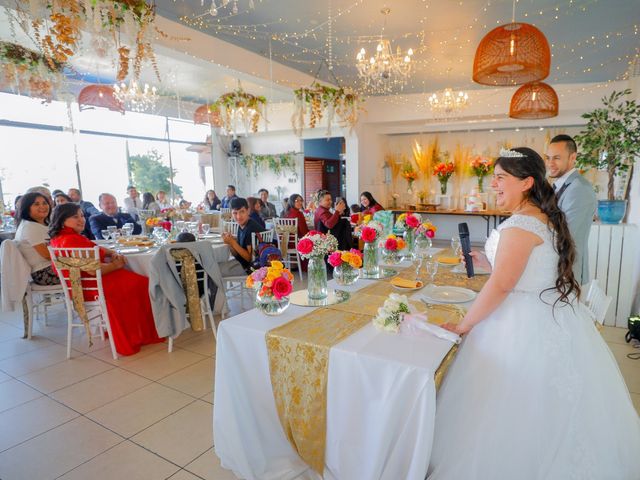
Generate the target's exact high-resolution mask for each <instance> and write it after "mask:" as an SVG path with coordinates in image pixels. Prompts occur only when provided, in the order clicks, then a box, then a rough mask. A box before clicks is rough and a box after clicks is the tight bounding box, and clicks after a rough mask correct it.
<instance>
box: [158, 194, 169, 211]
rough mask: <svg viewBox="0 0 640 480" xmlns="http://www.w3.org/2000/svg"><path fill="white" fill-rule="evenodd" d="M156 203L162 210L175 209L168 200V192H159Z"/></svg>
mask: <svg viewBox="0 0 640 480" xmlns="http://www.w3.org/2000/svg"><path fill="white" fill-rule="evenodd" d="M156 203H157V204H158V206H159V207H160V210H165V209H167V208H173V207H172V206H171V203H170V202H169V200H167V192H165V191H164V190H158V193H157V194H156Z"/></svg>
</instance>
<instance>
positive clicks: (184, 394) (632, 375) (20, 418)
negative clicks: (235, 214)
mask: <svg viewBox="0 0 640 480" xmlns="http://www.w3.org/2000/svg"><path fill="white" fill-rule="evenodd" d="M246 304H247V306H248V302H246ZM232 308H233V309H234V311H235V312H234V313H238V312H239V310H240V309H239V305H237V304H234V303H232ZM65 332H66V326H65V317H64V315H63V312H62V310H61V309H59V310H58V311H57V312H55V313H54V314H52V315H51V317H50V325H49V326H47V327H44V326H43V325H42V324H41V323H40V322H37V324H36V326H35V335H36V336H35V337H34V338H33V339H32V340H31V341H27V340H23V339H22V338H20V337H21V335H22V316H21V314H20V315H18V314H16V313H13V314H6V313H3V314H0V478H1V479H2V480H22V479H25V480H45V479H55V478H60V479H65V480H67V479H79V480H84V479H89V478H91V479H96V480H103V479H108V480H110V479H118V480H119V479H127V480H134V479H150V480H155V479H167V478H171V480H193V479H215V480H226V479H235V476H234V475H233V474H232V473H231V472H229V471H227V470H224V469H222V468H221V467H220V464H219V461H218V459H217V457H216V455H215V454H214V452H213V448H212V446H213V433H212V411H213V405H212V402H213V395H212V390H213V369H214V358H215V341H214V339H213V336H212V334H211V331H210V330H207V331H205V332H201V333H193V332H190V331H185V332H184V333H183V334H182V335H181V336H180V337H179V338H178V339H177V340H176V343H175V346H174V352H173V353H171V354H168V353H167V351H166V345H152V346H149V347H145V348H143V350H142V351H141V352H140V353H139V354H137V355H134V356H132V357H126V358H121V359H118V360H113V359H112V358H111V353H110V350H109V347H108V344H107V343H102V342H100V341H98V342H97V343H96V344H95V345H94V347H92V348H91V349H89V348H88V346H87V345H86V342H85V341H83V338H82V337H81V336H80V335H78V337H77V338H76V339H75V340H74V343H73V346H74V351H73V358H72V359H71V360H67V359H66V351H65V346H64V345H65V341H66V339H65ZM624 333H625V331H624V330H623V329H616V328H605V329H604V331H603V336H604V338H605V339H606V341H607V342H608V344H609V346H610V347H611V349H612V351H613V353H614V355H615V357H616V359H617V360H618V363H619V365H620V367H621V370H622V373H623V375H624V376H625V379H626V382H627V385H628V386H629V389H630V391H631V392H632V394H631V395H632V398H633V401H634V404H635V406H636V409H638V410H639V411H640V360H636V361H634V360H630V359H628V358H627V357H626V354H627V353H629V352H632V351H634V349H633V348H631V347H630V346H629V345H627V344H626V343H625V342H624V338H623V336H624ZM635 351H636V352H637V351H638V350H635Z"/></svg>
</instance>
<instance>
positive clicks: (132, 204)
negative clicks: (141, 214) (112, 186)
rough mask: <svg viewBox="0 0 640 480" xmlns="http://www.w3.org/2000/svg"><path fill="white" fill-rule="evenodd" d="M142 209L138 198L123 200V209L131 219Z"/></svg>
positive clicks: (140, 200)
mask: <svg viewBox="0 0 640 480" xmlns="http://www.w3.org/2000/svg"><path fill="white" fill-rule="evenodd" d="M141 208H142V199H141V198H140V197H136V198H131V197H127V198H125V199H124V209H125V211H126V212H127V213H128V214H129V215H131V216H132V217H137V216H138V210H139V209H141Z"/></svg>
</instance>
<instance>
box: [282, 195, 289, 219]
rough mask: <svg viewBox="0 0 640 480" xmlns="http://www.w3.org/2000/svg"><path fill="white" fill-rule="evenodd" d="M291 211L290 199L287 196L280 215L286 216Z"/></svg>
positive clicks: (283, 200)
mask: <svg viewBox="0 0 640 480" xmlns="http://www.w3.org/2000/svg"><path fill="white" fill-rule="evenodd" d="M288 211H289V199H288V198H287V197H285V198H283V199H282V211H281V212H280V216H281V217H284V216H285V215H286V214H287V212H288Z"/></svg>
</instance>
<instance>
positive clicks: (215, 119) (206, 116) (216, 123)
mask: <svg viewBox="0 0 640 480" xmlns="http://www.w3.org/2000/svg"><path fill="white" fill-rule="evenodd" d="M193 123H195V124H196V125H203V124H204V125H211V126H212V127H220V126H222V121H221V120H220V109H219V108H218V107H217V106H216V105H214V104H211V105H209V104H204V105H201V106H199V107H198V108H197V109H196V111H195V112H193Z"/></svg>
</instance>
